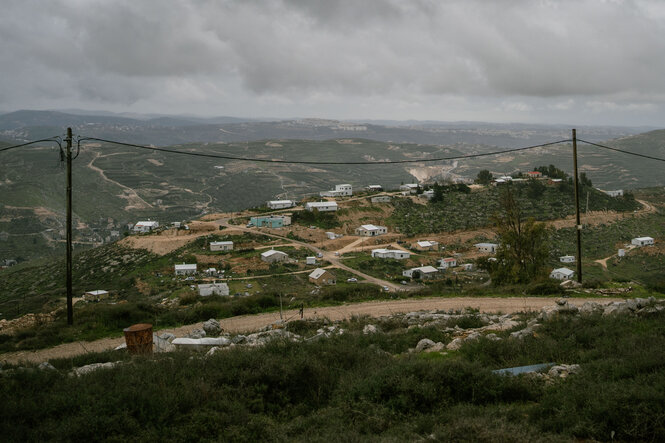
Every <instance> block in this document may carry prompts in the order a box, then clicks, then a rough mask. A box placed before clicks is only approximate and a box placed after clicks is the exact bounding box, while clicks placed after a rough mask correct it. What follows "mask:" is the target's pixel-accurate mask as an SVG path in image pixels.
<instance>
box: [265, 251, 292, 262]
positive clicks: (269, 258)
mask: <svg viewBox="0 0 665 443" xmlns="http://www.w3.org/2000/svg"><path fill="white" fill-rule="evenodd" d="M287 258H289V255H288V254H287V253H286V252H282V251H275V250H274V249H271V250H270V251H266V252H262V253H261V260H263V261H264V262H266V263H276V262H281V261H284V260H286V259H287Z"/></svg>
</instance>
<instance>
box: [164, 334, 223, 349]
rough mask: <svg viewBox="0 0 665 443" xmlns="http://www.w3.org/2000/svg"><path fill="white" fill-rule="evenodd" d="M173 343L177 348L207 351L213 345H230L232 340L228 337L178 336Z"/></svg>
mask: <svg viewBox="0 0 665 443" xmlns="http://www.w3.org/2000/svg"><path fill="white" fill-rule="evenodd" d="M171 344H172V345H174V346H175V347H176V348H177V349H189V350H193V351H204V350H205V351H207V350H209V349H210V348H211V347H213V346H229V345H230V344H231V340H229V339H228V338H226V337H204V338H176V339H175V340H173V341H172V342H171Z"/></svg>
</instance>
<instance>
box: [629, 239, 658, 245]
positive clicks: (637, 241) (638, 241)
mask: <svg viewBox="0 0 665 443" xmlns="http://www.w3.org/2000/svg"><path fill="white" fill-rule="evenodd" d="M653 243H654V242H653V238H652V237H637V238H634V239H632V240H631V241H630V244H631V245H635V246H649V245H653Z"/></svg>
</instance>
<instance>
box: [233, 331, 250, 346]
mask: <svg viewBox="0 0 665 443" xmlns="http://www.w3.org/2000/svg"><path fill="white" fill-rule="evenodd" d="M246 341H247V337H245V336H244V335H242V334H238V335H236V336H235V337H233V338H232V339H231V343H232V344H234V345H241V344H243V343H245V342H246Z"/></svg>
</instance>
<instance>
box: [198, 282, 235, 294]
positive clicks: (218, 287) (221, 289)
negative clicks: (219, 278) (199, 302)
mask: <svg viewBox="0 0 665 443" xmlns="http://www.w3.org/2000/svg"><path fill="white" fill-rule="evenodd" d="M198 286H199V295H200V296H201V297H209V296H211V295H229V293H230V292H229V285H227V284H226V283H206V284H201V285H198Z"/></svg>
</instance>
